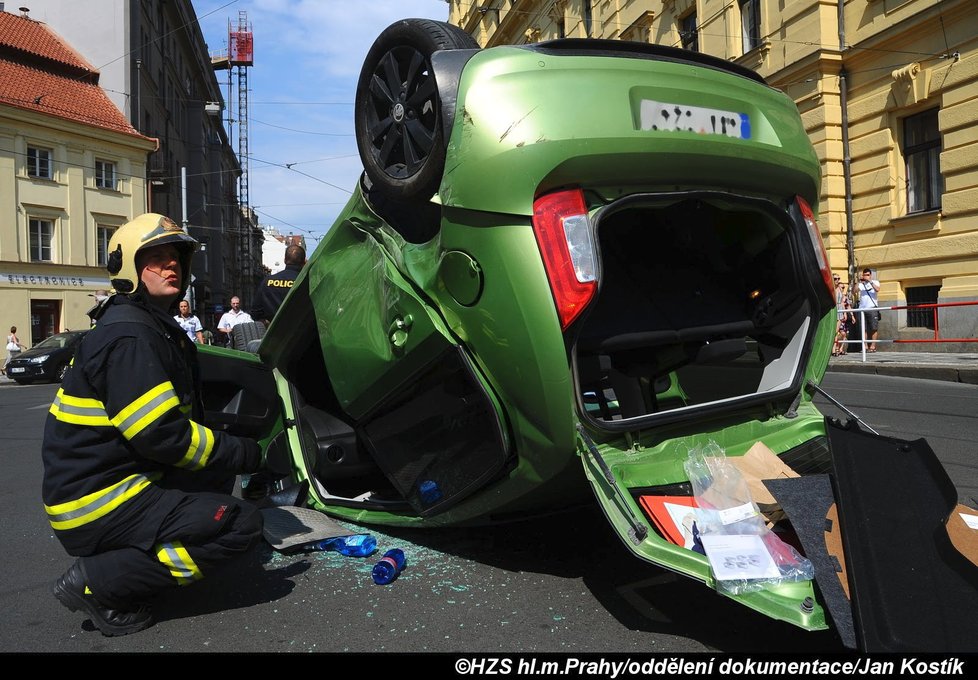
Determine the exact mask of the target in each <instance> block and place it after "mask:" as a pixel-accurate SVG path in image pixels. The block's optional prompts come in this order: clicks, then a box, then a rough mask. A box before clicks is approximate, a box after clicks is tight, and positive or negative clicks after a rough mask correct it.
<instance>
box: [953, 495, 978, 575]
mask: <svg viewBox="0 0 978 680" xmlns="http://www.w3.org/2000/svg"><path fill="white" fill-rule="evenodd" d="M961 515H967V516H968V517H969V519H970V518H975V519H971V526H969V525H968V523H967V522H966V521H965V520H964V518H963V517H961ZM976 521H978V510H972V509H971V508H969V507H967V506H966V505H958V506H957V507H956V508H954V510H952V511H951V515H950V517H948V518H947V535H948V536H950V537H951V544H952V545H953V546H954V547H955V549H957V551H958V552H959V553H961V554H962V555H964V556H965V557H966V558H967V559H968V561H970V562H971V563H972V564H974V565H976V566H978V529H974V528H972V527H973V526H975V522H976Z"/></svg>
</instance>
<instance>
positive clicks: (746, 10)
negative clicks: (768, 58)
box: [739, 0, 761, 54]
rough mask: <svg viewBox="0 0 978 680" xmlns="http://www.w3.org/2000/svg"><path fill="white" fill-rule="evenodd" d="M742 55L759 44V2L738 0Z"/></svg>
mask: <svg viewBox="0 0 978 680" xmlns="http://www.w3.org/2000/svg"><path fill="white" fill-rule="evenodd" d="M739 2H740V30H741V35H742V40H743V50H744V54H747V53H748V52H750V51H751V50H752V49H754V48H755V47H758V46H760V44H761V7H760V4H761V0H739Z"/></svg>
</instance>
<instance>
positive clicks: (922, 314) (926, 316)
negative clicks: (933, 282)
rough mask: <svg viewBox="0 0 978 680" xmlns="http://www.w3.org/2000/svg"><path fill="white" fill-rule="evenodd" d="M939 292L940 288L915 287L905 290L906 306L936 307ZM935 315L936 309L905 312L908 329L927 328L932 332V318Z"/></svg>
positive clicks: (925, 308) (927, 308) (928, 308)
mask: <svg viewBox="0 0 978 680" xmlns="http://www.w3.org/2000/svg"><path fill="white" fill-rule="evenodd" d="M940 292H941V287H940V286H917V287H916V288H907V304H908V305H936V304H937V296H938V294H939V293H940ZM936 314H937V307H924V308H923V309H908V310H907V327H908V328H929V329H931V330H934V316H935V315H936Z"/></svg>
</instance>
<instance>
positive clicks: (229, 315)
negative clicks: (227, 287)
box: [217, 295, 253, 344]
mask: <svg viewBox="0 0 978 680" xmlns="http://www.w3.org/2000/svg"><path fill="white" fill-rule="evenodd" d="M252 321H253V319H252V318H251V315H250V314H249V313H248V312H243V311H241V300H240V299H239V298H238V296H237V295H235V296H234V297H233V298H231V309H230V310H228V311H226V312H224V315H223V316H222V317H221V320H220V321H218V322H217V330H219V331H221V332H222V333H224V337H225V339H226V340H227V342H228V343H229V344H230V342H231V329H232V328H234V327H235V326H237V325H238V324H239V323H252Z"/></svg>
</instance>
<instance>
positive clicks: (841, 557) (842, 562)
mask: <svg viewBox="0 0 978 680" xmlns="http://www.w3.org/2000/svg"><path fill="white" fill-rule="evenodd" d="M825 550H826V552H828V554H829V556H830V557H832V558H833V560H834V562H835V575H836V576H838V578H839V583H840V584H842V591H843V592H844V593H845V594H846V599H847V600H852V597H851V596H850V595H849V576H848V575H847V574H846V553H845V549H844V548H843V547H842V533H841V532H840V531H839V509H838V508H837V507H836V506H835V503H833V504H832V505H831V506H829V509H828V511H827V512H826V513H825Z"/></svg>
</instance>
